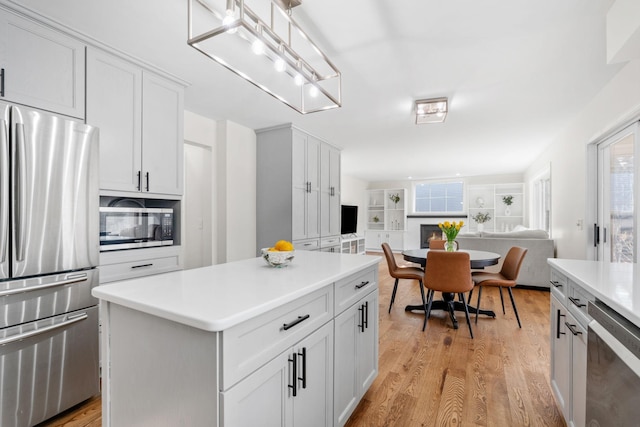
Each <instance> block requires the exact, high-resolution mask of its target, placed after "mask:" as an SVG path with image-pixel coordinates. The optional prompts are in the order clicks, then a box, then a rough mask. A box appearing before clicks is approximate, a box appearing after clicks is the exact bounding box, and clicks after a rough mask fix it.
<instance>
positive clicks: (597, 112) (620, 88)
mask: <svg viewBox="0 0 640 427" xmlns="http://www.w3.org/2000/svg"><path fill="white" fill-rule="evenodd" d="M639 76H640V60H635V61H633V62H630V63H628V64H627V65H626V66H625V67H624V68H622V69H621V70H620V71H619V72H618V74H616V76H615V77H614V78H613V79H612V80H611V81H610V82H609V84H608V85H606V86H605V87H604V88H603V89H602V90H601V91H600V92H599V93H598V94H597V95H596V96H595V98H594V99H593V101H592V102H591V103H589V105H588V106H587V107H586V108H585V109H584V110H583V111H582V112H581V113H580V114H579V115H578V116H577V117H576V118H575V120H573V121H572V122H571V123H569V124H568V125H567V127H566V129H565V131H564V132H563V133H562V134H560V135H558V137H557V138H556V139H555V140H554V141H553V142H552V143H551V144H550V145H549V147H548V148H547V149H546V150H545V152H544V153H543V154H542V155H541V156H539V157H538V158H537V159H536V160H535V161H534V162H533V163H532V165H531V166H530V167H529V168H528V169H527V171H526V172H525V179H526V180H527V182H529V181H530V180H531V179H532V178H533V177H534V176H535V175H537V174H538V173H539V172H540V171H541V170H543V169H544V168H547V167H548V166H549V164H551V206H552V211H551V229H552V230H553V238H554V240H555V242H556V256H557V257H558V258H573V259H588V257H590V256H591V254H592V252H593V249H592V247H591V245H590V244H589V242H590V239H591V237H590V231H591V227H590V225H589V224H588V223H585V224H584V227H583V228H582V229H580V228H579V227H578V226H577V225H576V224H577V220H578V219H587V218H589V216H590V213H589V210H590V209H592V207H591V206H588V204H587V201H588V200H589V199H588V197H587V195H588V192H593V191H594V189H592V188H587V172H588V171H587V145H588V144H589V143H590V142H594V141H598V140H601V139H602V138H603V137H605V136H606V135H608V134H610V133H611V132H612V131H614V130H615V129H617V128H619V127H620V126H621V125H622V124H624V123H628V122H629V121H630V120H631V119H632V118H634V117H635V118H637V117H638V116H639V115H640V79H639Z"/></svg>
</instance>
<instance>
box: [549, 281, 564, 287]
mask: <svg viewBox="0 0 640 427" xmlns="http://www.w3.org/2000/svg"><path fill="white" fill-rule="evenodd" d="M549 283H551V284H552V285H553V286H555V287H556V288H561V287H562V284H561V283H560V282H558V281H557V280H549Z"/></svg>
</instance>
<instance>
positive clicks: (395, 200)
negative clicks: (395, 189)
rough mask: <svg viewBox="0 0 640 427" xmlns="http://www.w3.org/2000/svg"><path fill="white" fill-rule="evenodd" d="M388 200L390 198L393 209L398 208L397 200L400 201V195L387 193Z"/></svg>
mask: <svg viewBox="0 0 640 427" xmlns="http://www.w3.org/2000/svg"><path fill="white" fill-rule="evenodd" d="M389 200H391V201H392V202H393V205H394V206H393V208H394V209H398V202H399V201H400V195H399V194H397V193H396V194H390V195H389Z"/></svg>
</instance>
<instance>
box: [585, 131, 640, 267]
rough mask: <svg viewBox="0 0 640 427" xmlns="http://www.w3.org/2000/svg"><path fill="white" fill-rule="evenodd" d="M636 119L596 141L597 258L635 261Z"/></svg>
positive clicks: (613, 260) (611, 260)
mask: <svg viewBox="0 0 640 427" xmlns="http://www.w3.org/2000/svg"><path fill="white" fill-rule="evenodd" d="M637 144H638V123H635V124H633V125H632V126H630V127H628V128H626V129H624V130H622V131H621V132H619V133H617V134H616V135H614V136H612V137H611V138H609V139H607V140H606V141H604V142H602V143H600V144H599V145H598V220H597V223H596V226H595V227H596V228H595V233H594V234H595V243H596V245H597V246H598V259H599V260H604V261H610V262H625V263H628V262H636V260H637V257H638V255H637V254H638V251H637V245H638V244H637V236H636V235H637V224H636V218H635V216H636V215H635V212H636V210H637V209H636V200H637V194H636V193H637V192H638V185H637V179H638V177H637V175H638V174H636V170H637V165H636V156H635V152H636V151H637V147H636V145H637Z"/></svg>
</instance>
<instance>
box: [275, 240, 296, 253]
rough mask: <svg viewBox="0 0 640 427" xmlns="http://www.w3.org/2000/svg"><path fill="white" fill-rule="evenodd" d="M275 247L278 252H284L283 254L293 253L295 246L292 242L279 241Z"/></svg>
mask: <svg viewBox="0 0 640 427" xmlns="http://www.w3.org/2000/svg"><path fill="white" fill-rule="evenodd" d="M273 247H274V248H275V249H276V250H277V251H283V252H287V251H292V250H293V244H291V242H288V241H286V240H278V241H277V242H276V244H275V245H273Z"/></svg>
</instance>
